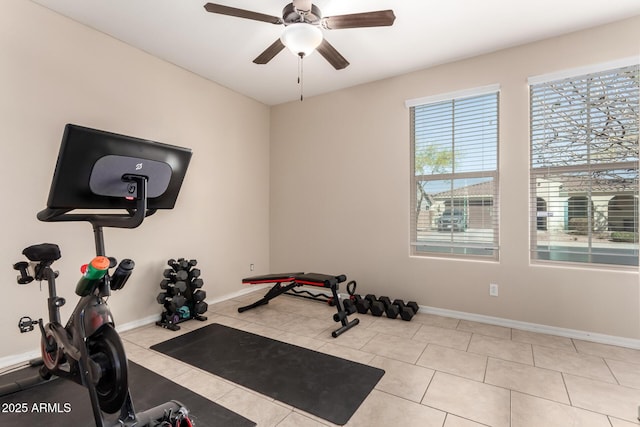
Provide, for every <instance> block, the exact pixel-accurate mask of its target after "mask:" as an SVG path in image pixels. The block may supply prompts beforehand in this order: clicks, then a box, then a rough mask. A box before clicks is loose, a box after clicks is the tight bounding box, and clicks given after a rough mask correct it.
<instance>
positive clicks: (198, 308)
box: [193, 301, 209, 314]
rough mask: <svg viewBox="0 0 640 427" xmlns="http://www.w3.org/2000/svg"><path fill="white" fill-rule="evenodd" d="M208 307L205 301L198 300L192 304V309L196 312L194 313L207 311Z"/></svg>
mask: <svg viewBox="0 0 640 427" xmlns="http://www.w3.org/2000/svg"><path fill="white" fill-rule="evenodd" d="M208 307H209V304H207V303H206V302H205V301H200V302H197V303H195V304H194V306H193V310H194V311H195V312H196V314H202V313H204V312H205V311H207V308H208Z"/></svg>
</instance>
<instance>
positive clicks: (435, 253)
mask: <svg viewBox="0 0 640 427" xmlns="http://www.w3.org/2000/svg"><path fill="white" fill-rule="evenodd" d="M492 95H493V96H495V116H493V117H491V121H493V120H495V125H494V126H495V139H494V140H495V154H494V157H493V158H492V160H493V161H494V162H495V168H493V169H489V170H487V169H482V170H476V171H473V170H472V171H462V172H456V171H455V163H456V162H455V159H454V160H452V162H451V171H449V172H443V173H438V174H427V175H424V174H423V175H416V129H415V108H416V107H422V106H428V105H436V104H439V103H445V102H451V103H452V109H453V108H455V103H456V102H461V101H462V102H464V101H465V100H468V99H470V98H481V97H486V96H492ZM491 102H493V100H491ZM405 106H406V107H407V108H408V109H409V110H410V111H409V122H410V156H411V160H410V193H411V197H410V199H411V200H410V221H409V222H410V241H409V246H410V256H414V257H421V258H425V257H449V258H452V257H453V258H455V259H461V260H464V259H471V260H483V261H493V262H498V261H499V259H500V245H499V238H500V234H499V229H500V227H499V224H500V221H499V212H500V202H499V187H500V185H499V184H500V183H499V167H500V85H499V84H492V85H487V86H481V87H476V88H471V89H464V90H460V91H454V92H448V93H443V94H438V95H433V96H427V97H422V98H415V99H411V100H407V101H406V102H405ZM454 116H455V113H453V110H452V113H451V119H452V120H453V117H454ZM452 129H453V128H452ZM454 133H455V132H454V131H453V130H452V153H453V152H454V150H455V148H454V147H455V137H454V136H453V134H454ZM492 143H493V141H492ZM477 146H478V147H480V145H479V144H478V145H477ZM475 147H476V146H475V145H474V148H475ZM454 157H455V156H454ZM427 177H430V178H427ZM467 179H471V180H474V179H477V180H485V181H484V182H479V184H483V183H486V182H489V183H491V184H490V187H489V188H490V203H491V204H490V205H489V204H488V203H487V200H485V197H484V196H481V197H480V198H479V199H478V200H476V201H475V202H473V203H471V202H468V201H467V202H464V203H465V204H464V206H465V218H466V219H465V221H468V217H469V212H470V211H471V206H472V205H473V206H480V209H484V208H485V206H489V207H488V211H489V219H488V221H490V223H491V227H490V230H491V231H492V237H491V242H489V241H488V240H485V241H481V242H479V243H472V242H470V241H466V242H465V241H464V239H461V240H457V239H454V229H453V227H452V229H451V239H450V241H449V242H447V243H446V244H443V243H442V242H441V241H439V240H426V241H425V240H423V241H419V240H418V233H419V231H418V217H419V213H417V204H418V189H417V188H418V187H417V186H418V182H420V181H434V182H435V181H451V193H452V194H451V198H450V204H449V205H448V209H450V210H454V211H455V209H458V208H459V207H460V205H457V204H456V203H455V198H454V195H453V192H455V190H456V188H454V184H453V182H454V180H467ZM472 185H474V184H470V185H467V186H466V187H471V186H472ZM457 189H459V188H457ZM467 203H468V204H467ZM478 203H479V204H478ZM446 206H447V205H446V202H445V208H444V209H445V211H444V212H446V209H447V207H446ZM444 212H443V214H444ZM484 221H487V220H486V219H484ZM431 226H432V227H433V225H431ZM443 249H445V250H444V251H443Z"/></svg>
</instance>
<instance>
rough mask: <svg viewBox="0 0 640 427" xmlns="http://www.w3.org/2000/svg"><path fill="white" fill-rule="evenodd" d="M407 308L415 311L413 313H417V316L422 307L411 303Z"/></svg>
mask: <svg viewBox="0 0 640 427" xmlns="http://www.w3.org/2000/svg"><path fill="white" fill-rule="evenodd" d="M407 307H409V308H411V309H413V312H414V313H416V314H417V313H418V310H420V306H419V305H418V303H417V302H415V301H409V302H408V303H407Z"/></svg>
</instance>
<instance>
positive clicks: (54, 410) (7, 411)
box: [0, 362, 256, 427]
mask: <svg viewBox="0 0 640 427" xmlns="http://www.w3.org/2000/svg"><path fill="white" fill-rule="evenodd" d="M35 373H37V369H35V368H25V369H21V370H20V371H17V372H12V373H11V374H7V375H3V376H0V384H7V383H9V382H13V381H16V380H18V379H19V378H25V377H27V376H31V375H33V374H35ZM129 388H130V390H131V396H132V398H133V405H134V407H135V409H136V411H138V412H142V411H144V410H146V409H150V408H152V407H154V406H156V405H160V404H162V403H165V402H167V401H169V400H177V401H179V402H181V403H182V404H183V405H185V406H186V407H187V409H188V410H189V413H190V417H191V418H192V419H193V421H194V423H195V424H196V426H197V427H214V426H234V427H253V426H255V425H256V423H254V422H253V421H250V420H248V419H246V418H244V417H242V416H240V415H238V414H236V413H235V412H232V411H230V410H228V409H226V408H224V407H222V406H220V405H218V404H216V403H214V402H212V401H210V400H208V399H206V398H204V397H202V396H200V395H198V394H196V393H194V392H192V391H191V390H189V389H187V388H185V387H183V386H181V385H179V384H176V383H174V382H173V381H171V380H168V379H166V378H164V377H162V376H160V375H157V374H155V373H154V372H152V371H150V370H148V369H146V368H144V367H142V366H140V365H137V364H135V363H133V362H129ZM25 404H26V405H25ZM34 405H35V406H34ZM22 409H26V412H23V411H22ZM117 415H118V414H114V415H108V416H106V417H105V418H107V419H108V420H112V421H115V420H117ZM39 425H46V426H60V427H63V426H64V427H68V426H78V427H84V426H93V425H95V421H94V419H93V411H92V410H91V401H90V400H89V393H88V392H87V390H86V389H85V388H84V387H82V386H80V385H78V384H76V383H74V382H72V381H68V380H64V379H53V380H51V381H49V382H47V383H44V384H40V385H37V386H35V387H32V388H30V389H27V390H22V391H19V392H17V393H13V394H10V395H7V396H3V397H0V426H2V427H13V426H15V427H18V426H20V427H22V426H39Z"/></svg>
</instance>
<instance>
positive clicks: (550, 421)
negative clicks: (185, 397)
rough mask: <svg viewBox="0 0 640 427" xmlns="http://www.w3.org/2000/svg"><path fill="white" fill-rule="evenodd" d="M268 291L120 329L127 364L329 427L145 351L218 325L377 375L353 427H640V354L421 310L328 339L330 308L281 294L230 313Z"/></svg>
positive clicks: (253, 409) (229, 402)
mask: <svg viewBox="0 0 640 427" xmlns="http://www.w3.org/2000/svg"><path fill="white" fill-rule="evenodd" d="M264 292H265V290H263V289H261V290H258V291H256V292H253V293H251V294H247V295H243V296H242V297H238V298H234V299H232V300H229V301H226V302H224V303H219V304H216V305H211V306H209V310H208V312H207V316H208V320H207V321H206V322H198V321H189V322H185V323H182V324H181V326H182V329H181V330H180V331H177V332H174V331H169V330H166V329H162V328H159V327H157V326H155V325H148V326H145V327H141V328H138V329H134V330H130V331H127V332H124V333H122V334H121V336H122V338H123V341H124V343H125V347H126V349H127V354H128V356H129V359H130V360H132V361H134V362H136V363H138V364H141V365H143V366H145V367H147V368H150V369H152V370H154V371H156V372H158V373H159V374H161V375H165V376H167V377H168V378H170V379H172V380H174V381H176V382H178V383H182V384H191V385H192V388H193V389H194V391H195V392H196V393H199V394H201V395H202V396H205V397H207V398H209V399H211V400H213V401H215V402H217V403H218V404H220V405H222V406H225V407H227V408H229V409H231V410H232V411H234V412H236V413H239V414H241V415H243V416H245V417H247V418H249V419H251V420H253V421H255V422H256V423H257V424H258V426H259V427H270V426H278V427H307V426H308V427H314V426H327V425H328V426H331V425H332V424H331V423H328V422H327V421H325V420H322V419H319V418H317V417H314V416H312V415H309V414H306V413H304V412H302V411H299V410H297V409H295V408H292V407H291V406H288V405H286V404H284V403H281V402H277V401H274V400H273V399H271V398H269V397H266V396H262V395H260V394H258V393H255V392H253V391H251V390H248V389H245V388H243V387H240V386H237V385H235V384H233V383H230V382H227V381H226V380H223V379H221V378H218V377H215V376H213V375H210V374H208V373H206V372H203V371H201V370H199V369H196V368H193V367H191V366H189V365H185V364H182V363H181V362H179V361H176V360H174V359H171V358H168V357H166V356H163V355H161V354H159V353H156V352H154V351H152V350H149V346H151V345H153V344H156V343H158V342H162V341H164V340H167V339H169V338H172V337H174V336H176V335H178V334H182V333H186V332H189V331H191V330H194V329H196V328H199V327H202V326H204V325H206V324H209V323H220V324H224V325H227V326H231V327H234V328H237V329H242V330H245V331H249V332H253V333H256V334H260V335H263V336H266V337H270V338H273V339H277V340H280V341H285V342H288V343H291V344H295V345H298V346H301V347H306V348H309V349H312V350H317V351H320V352H324V353H328V354H332V355H335V356H338V357H342V358H345V359H350V360H354V361H356V362H360V363H364V364H368V365H371V366H375V367H379V368H382V369H384V370H385V371H386V374H385V375H384V377H383V378H382V380H381V381H380V382H379V383H378V385H377V386H376V388H375V389H374V390H373V391H372V392H371V394H370V395H369V396H368V398H367V399H366V400H365V401H364V403H363V404H362V406H361V407H360V408H359V409H358V411H357V412H356V413H355V414H354V415H353V417H352V418H351V419H350V420H349V423H348V424H347V426H350V427H355V426H367V427H375V426H403V427H404V426H420V427H423V426H425V427H427V426H433V427H472V426H495V427H503V426H507V427H508V426H511V427H523V426H535V427H540V426H543V427H547V426H562V427H565V426H576V427H578V426H579V427H587V426H594V427H595V426H598V427H631V426H638V425H640V422H639V421H638V420H637V416H638V405H640V350H634V349H628V348H621V347H614V346H609V345H603V344H598V343H593V342H587V341H580V340H575V339H569V338H562V337H557V336H551V335H544V334H538V333H533V332H527V331H521V330H516V329H510V328H505V327H501V326H494V325H487V324H482V323H476V322H470V321H466V320H458V319H453V318H446V317H440V316H434V315H429V314H423V313H418V314H417V315H416V316H415V317H414V318H413V320H412V321H411V322H404V321H402V320H399V319H396V320H391V319H387V318H385V317H380V318H376V317H373V316H371V315H368V314H367V315H358V314H357V313H356V314H355V315H354V316H357V317H358V318H359V319H360V325H358V326H356V327H354V328H353V329H351V330H349V331H348V332H346V333H345V334H343V335H341V336H340V337H338V338H332V337H331V331H332V330H334V329H336V327H337V326H336V325H337V324H336V323H334V322H333V320H332V315H333V312H334V308H332V307H329V306H327V305H326V304H323V303H320V302H314V301H309V300H305V299H302V298H295V297H289V296H286V295H283V296H280V297H278V298H276V299H274V300H272V301H271V302H270V303H269V304H268V305H266V306H262V307H259V308H257V309H254V310H250V311H247V312H245V313H242V314H239V313H238V312H237V308H238V307H239V306H242V305H245V304H247V303H249V302H253V301H255V300H257V299H258V298H260V297H261V296H262V295H263V294H264ZM169 367H170V369H168V368H169Z"/></svg>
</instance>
